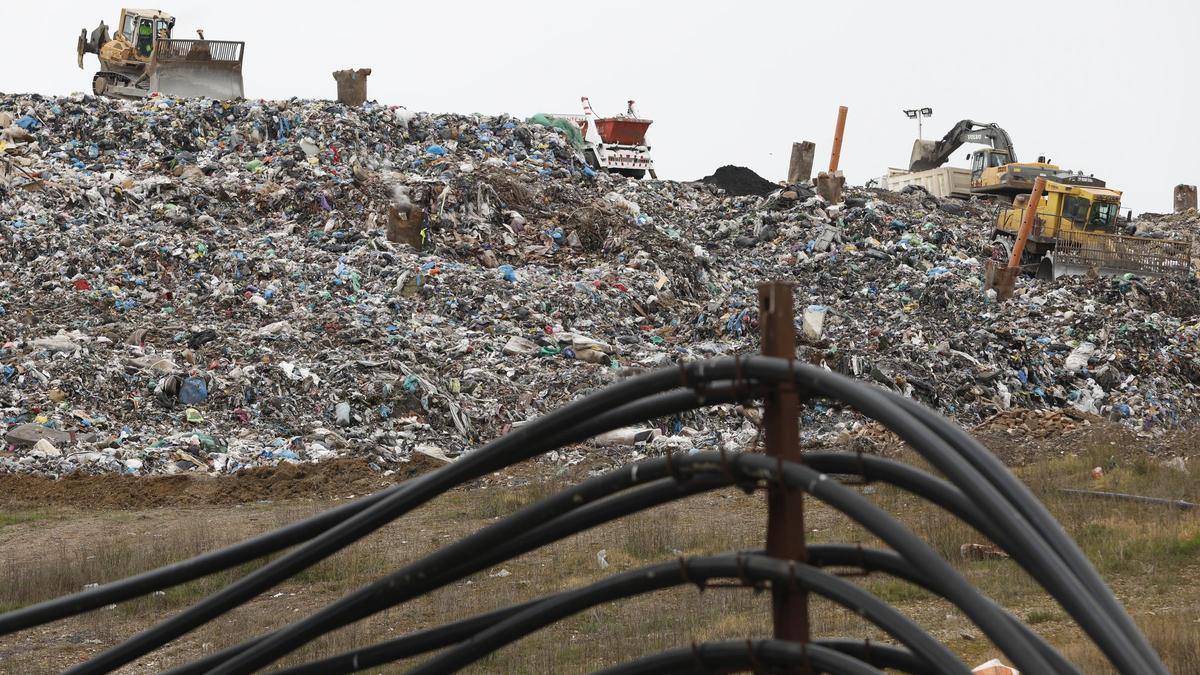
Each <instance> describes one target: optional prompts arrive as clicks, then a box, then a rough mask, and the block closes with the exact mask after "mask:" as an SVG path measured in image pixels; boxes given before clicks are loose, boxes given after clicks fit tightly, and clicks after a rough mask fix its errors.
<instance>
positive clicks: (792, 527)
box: [758, 281, 809, 643]
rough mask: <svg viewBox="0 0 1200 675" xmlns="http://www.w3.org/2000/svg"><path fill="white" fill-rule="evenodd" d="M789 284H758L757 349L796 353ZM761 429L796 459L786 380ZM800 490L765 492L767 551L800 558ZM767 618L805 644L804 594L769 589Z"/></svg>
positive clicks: (785, 636) (794, 401)
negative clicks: (759, 338)
mask: <svg viewBox="0 0 1200 675" xmlns="http://www.w3.org/2000/svg"><path fill="white" fill-rule="evenodd" d="M792 304H793V303H792V285H791V284H788V283H784V282H779V281H774V282H768V283H765V284H762V285H760V286H759V287H758V310H759V322H760V326H761V329H762V353H763V355H764V356H776V357H779V358H785V359H792V358H795V356H796V319H795V312H794V310H793V308H792ZM763 432H764V436H765V440H766V447H767V454H768V455H769V456H771V457H778V458H780V459H782V460H784V461H789V462H799V461H801V460H802V457H801V455H800V396H799V394H798V393H797V391H796V385H795V383H794V382H792V381H790V380H789V381H785V382H781V383H780V384H779V385H778V386H776V387H775V388H774V389H772V390H771V393H770V394H769V395H768V396H767V398H766V400H765V405H764V408H763ZM803 497H804V493H803V492H801V491H799V490H790V491H789V490H784V489H782V488H781V487H772V488H771V489H770V490H769V491H768V493H767V555H769V556H771V557H774V558H782V559H786V560H797V561H800V562H804V561H806V560H807V559H808V551H807V549H806V548H805V544H804V501H803ZM771 609H772V612H771V614H772V619H773V621H774V626H775V639H777V640H788V641H791V642H801V643H807V642H808V638H809V632H808V594H807V593H806V592H804V591H803V590H800V589H797V590H795V591H793V590H792V589H790V588H787V587H784V586H776V587H774V588H773V589H772V597H771Z"/></svg>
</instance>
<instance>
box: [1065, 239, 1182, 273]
mask: <svg viewBox="0 0 1200 675" xmlns="http://www.w3.org/2000/svg"><path fill="white" fill-rule="evenodd" d="M1054 250H1055V263H1056V264H1057V263H1063V264H1065V265H1071V266H1076V267H1081V268H1086V269H1091V268H1095V269H1098V270H1106V271H1116V272H1134V273H1137V274H1150V275H1157V276H1173V275H1187V274H1188V273H1189V272H1190V271H1191V251H1192V242H1191V240H1189V239H1151V238H1149V237H1126V236H1121V235H1116V234H1105V233H1098V232H1080V231H1077V230H1076V231H1072V230H1066V231H1059V233H1058V236H1057V237H1056V238H1055V244H1054Z"/></svg>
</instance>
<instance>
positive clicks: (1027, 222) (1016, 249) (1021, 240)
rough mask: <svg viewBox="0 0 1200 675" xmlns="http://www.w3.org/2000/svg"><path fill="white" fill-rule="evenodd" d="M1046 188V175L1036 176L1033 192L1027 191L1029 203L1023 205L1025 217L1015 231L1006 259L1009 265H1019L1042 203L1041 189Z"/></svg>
mask: <svg viewBox="0 0 1200 675" xmlns="http://www.w3.org/2000/svg"><path fill="white" fill-rule="evenodd" d="M1045 189H1046V177H1045V176H1038V177H1037V180H1035V181H1034V182H1033V192H1031V193H1029V204H1028V205H1027V206H1026V207H1025V217H1024V218H1022V219H1021V229H1020V230H1018V231H1017V242H1016V243H1015V244H1013V250H1012V256H1010V257H1009V259H1008V266H1009V267H1020V266H1021V255H1022V254H1023V253H1025V242H1027V241H1029V233H1030V232H1031V231H1032V230H1033V219H1034V218H1035V217H1036V216H1037V208H1038V206H1039V205H1040V204H1041V203H1042V191H1044V190H1045Z"/></svg>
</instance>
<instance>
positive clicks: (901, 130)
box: [0, 0, 1200, 212]
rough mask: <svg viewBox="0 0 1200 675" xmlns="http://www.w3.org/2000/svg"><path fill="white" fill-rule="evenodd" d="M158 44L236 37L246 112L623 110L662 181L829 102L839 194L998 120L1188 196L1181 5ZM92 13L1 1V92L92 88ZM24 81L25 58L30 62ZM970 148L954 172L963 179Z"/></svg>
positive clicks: (996, 5) (1194, 164)
mask: <svg viewBox="0 0 1200 675" xmlns="http://www.w3.org/2000/svg"><path fill="white" fill-rule="evenodd" d="M161 9H163V10H164V11H167V12H170V13H172V14H174V15H175V16H176V18H177V24H176V31H175V34H176V36H178V37H192V36H194V34H195V33H194V29H195V28H197V27H199V28H203V29H205V33H206V35H207V36H208V37H209V38H212V39H232V40H244V41H246V42H247V46H246V52H245V54H246V62H245V89H246V95H247V96H248V97H251V98H268V99H274V98H289V97H292V96H297V97H304V98H332V97H333V96H334V93H335V85H334V81H333V78H332V77H331V76H330V73H331V72H332V71H333V70H335V69H339V68H346V67H371V68H373V69H374V74H373V75H371V78H370V80H369V91H368V94H369V96H370V97H371V98H374V99H376V100H378V101H380V102H384V103H388V104H395V105H404V106H406V107H408V108H410V109H413V110H423V111H433V112H448V111H452V112H464V113H465V112H482V113H499V112H510V113H514V114H517V115H521V116H528V115H531V114H533V113H536V112H572V113H574V112H577V111H578V110H579V97H580V96H581V95H587V96H590V97H591V101H592V104H593V106H594V107H595V109H596V111H597V112H598V113H599V114H601V115H605V114H611V113H618V112H622V111H623V110H624V105H625V101H626V99H628V98H633V99H636V100H637V102H638V107H639V108H640V112H641V113H642V115H643V116H645V117H649V118H651V119H653V120H654V126H653V127H651V130H650V136H649V138H650V141H651V143H652V144H653V146H654V149H653V157H654V160H655V163H656V164H657V166H658V168H659V175H660V177H665V178H674V179H681V180H686V179H694V178H699V177H701V176H704V175H706V174H708V173H711V172H712V170H713V169H715V168H716V167H718V166H720V165H722V164H741V165H745V166H749V167H751V168H753V169H754V170H755V171H757V172H759V173H760V174H762V175H763V176H764V177H766V178H768V179H771V180H779V179H782V178H783V177H784V176H785V175H786V172H787V162H788V155H789V152H790V148H791V143H792V141H798V140H812V141H814V142H816V144H817V168H822V167H824V166H826V165H827V164H828V161H829V151H830V144H831V139H832V135H833V126H834V121H835V118H836V116H837V107H838V106H839V105H846V106H849V108H850V113H849V118H848V122H847V126H846V136H845V143H844V147H843V149H842V160H841V168H842V170H843V171H844V172H845V173H846V176H847V179H848V181H849V182H850V183H852V184H862V183H863V182H865V181H866V180H868V179H870V178H872V177H875V176H878V175H881V174H883V173H884V172H885V171H886V169H887V167H889V166H895V167H901V166H905V165H906V164H907V161H908V157H909V152H910V150H911V147H912V141H913V139H914V138H915V137H916V123H915V122H912V121H910V120H908V119H906V118H905V116H904V115H903V113H902V112H901V110H902V109H903V108H914V107H920V106H929V107H932V108H933V110H934V116H933V119H932V120H930V121H929V122H928V123H927V125H926V128H925V129H926V131H925V136H926V138H931V137H932V138H940V137H941V136H942V135H943V134H944V133H945V132H946V131H947V130H948V129H949V128H950V127H951V126H952V125H953V124H954V123H955V122H957V121H958V120H960V119H964V118H969V119H974V120H977V121H981V122H997V123H999V124H1000V125H1001V126H1002V127H1004V128H1005V129H1007V130H1008V131H1009V133H1010V134H1011V135H1012V138H1013V141H1014V144H1015V146H1016V149H1017V153H1018V156H1019V158H1020V159H1022V160H1027V161H1028V160H1034V159H1036V158H1037V156H1038V155H1047V156H1048V157H1050V158H1051V159H1052V160H1054V161H1055V162H1056V163H1059V164H1060V165H1062V166H1065V167H1068V168H1072V169H1078V170H1082V171H1085V172H1088V173H1094V174H1095V175H1096V176H1098V177H1101V178H1104V179H1106V180H1107V181H1108V182H1109V185H1110V186H1112V187H1115V188H1117V189H1120V190H1124V191H1125V193H1126V197H1125V200H1124V201H1125V204H1126V205H1127V206H1132V207H1133V208H1134V209H1135V210H1136V211H1138V212H1141V211H1169V210H1170V209H1171V191H1172V188H1173V187H1174V186H1175V184H1177V183H1192V184H1195V183H1197V182H1200V152H1198V150H1200V142H1198V141H1197V126H1198V125H1197V123H1196V118H1197V103H1198V100H1197V84H1196V83H1197V72H1196V70H1195V69H1196V67H1197V66H1198V65H1200V58H1198V56H1200V47H1198V46H1197V43H1198V33H1200V4H1198V3H1195V2H1190V1H1187V0H1180V1H1178V2H1166V1H1154V0H1142V1H1140V2H1078V3H1075V2H1020V1H1017V0H1001V1H998V2H962V1H949V0H947V1H936V2H935V1H926V2H918V1H908V2H903V1H902V2H878V3H873V2H872V3H868V2H850V1H846V0H840V1H836V0H835V1H829V2H825V3H816V2H775V3H768V2H754V1H751V0H741V1H739V2H728V1H722V2H707V1H703V0H694V1H692V2H678V3H668V2H649V1H647V0H642V1H640V2H636V1H634V2H627V1H623V0H622V1H617V0H609V1H606V2H576V3H571V2H526V1H524V0H509V1H507V2H488V1H479V2H464V1H455V0H438V1H436V2H396V3H380V2H353V1H352V0H350V1H344V2H335V3H329V2H320V3H315V2H305V1H302V0H293V1H292V2H288V3H275V2H272V3H260V2H245V1H243V2H229V1H225V0H204V1H198V0H179V1H177V2H174V3H173V4H171V5H166V6H162V7H161ZM119 10H120V5H118V4H117V3H104V2H96V1H95V0H88V1H82V0H75V1H57V0H56V1H55V2H49V3H38V2H15V1H12V0H7V1H5V2H4V12H3V16H2V17H0V24H2V25H3V26H4V27H5V29H6V30H5V31H4V33H5V39H4V40H3V41H0V63H2V64H4V65H3V67H2V68H0V91H3V92H9V93H11V92H31V91H37V92H40V93H45V94H66V93H70V92H74V91H85V90H88V89H89V88H90V83H91V75H92V73H93V72H94V71H95V70H96V69H97V66H98V62H97V61H96V58H95V56H94V55H88V56H87V58H86V60H85V63H84V67H85V70H84V71H80V70H78V69H77V68H76V65H75V54H74V50H75V40H76V36H78V34H79V29H80V28H84V27H86V28H87V29H88V30H89V31H90V30H91V29H92V28H94V27H95V26H96V25H97V24H98V23H99V21H100V20H101V19H103V20H104V21H105V22H106V23H108V24H109V25H110V26H112V25H114V24H115V23H116V22H117V17H118V14H119ZM35 61H36V63H37V64H38V65H37V67H33V65H29V66H28V67H26V66H25V65H24V64H33V63H34V62H35ZM967 151H968V149H963V150H961V151H960V152H958V153H956V155H955V156H954V158H953V161H952V163H953V164H954V165H957V166H966V161H965V159H964V157H965V155H966V154H967Z"/></svg>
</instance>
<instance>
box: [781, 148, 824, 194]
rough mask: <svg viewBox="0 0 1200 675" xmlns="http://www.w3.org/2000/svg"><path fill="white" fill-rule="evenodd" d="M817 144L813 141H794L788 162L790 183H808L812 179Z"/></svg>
mask: <svg viewBox="0 0 1200 675" xmlns="http://www.w3.org/2000/svg"><path fill="white" fill-rule="evenodd" d="M816 151H817V146H816V144H815V143H813V142H812V141H803V142H800V143H792V157H791V160H790V161H789V162H788V178H787V180H788V184H789V185H795V184H796V183H807V182H808V181H810V180H812V166H813V155H814V154H816Z"/></svg>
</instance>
